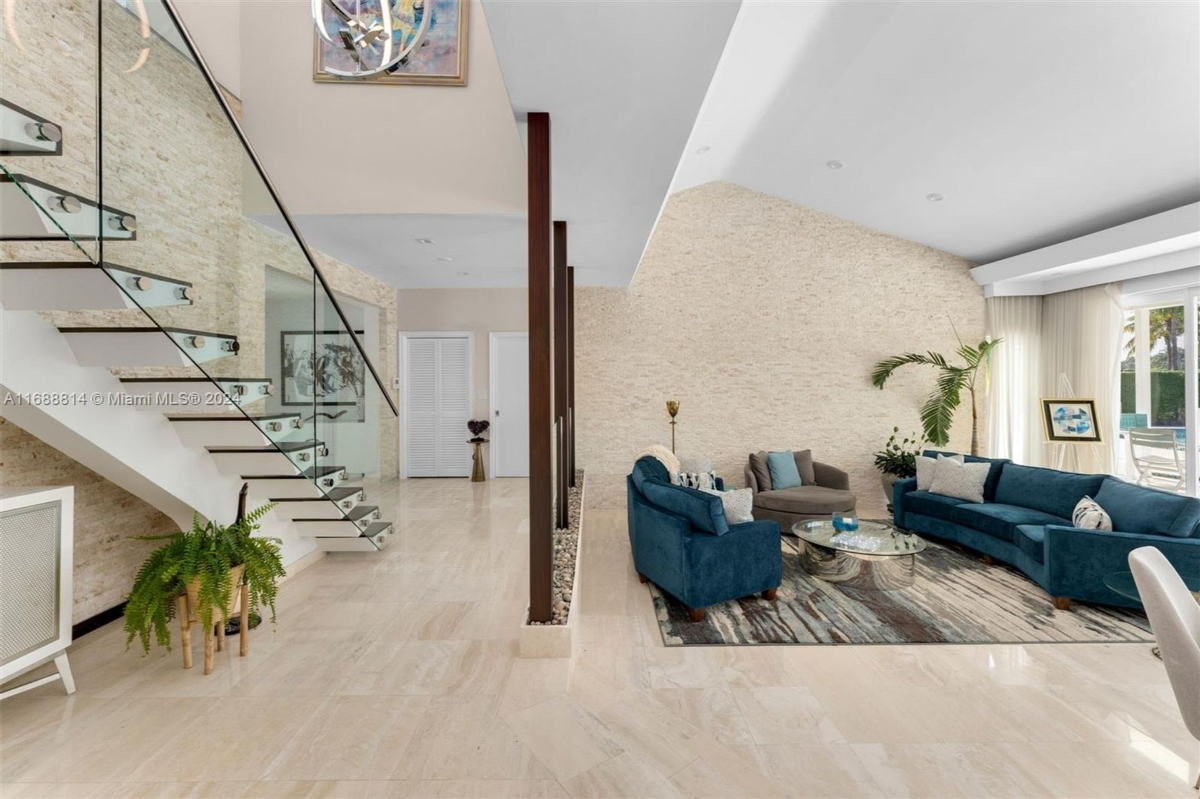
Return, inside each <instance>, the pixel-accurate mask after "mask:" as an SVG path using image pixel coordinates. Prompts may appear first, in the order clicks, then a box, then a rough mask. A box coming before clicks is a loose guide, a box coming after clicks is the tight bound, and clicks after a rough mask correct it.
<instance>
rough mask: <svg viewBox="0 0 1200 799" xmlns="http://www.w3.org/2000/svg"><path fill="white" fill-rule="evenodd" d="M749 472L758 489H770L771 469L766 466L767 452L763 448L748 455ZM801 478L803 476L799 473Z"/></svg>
mask: <svg viewBox="0 0 1200 799" xmlns="http://www.w3.org/2000/svg"><path fill="white" fill-rule="evenodd" d="M750 473H751V474H753V475H754V480H755V482H757V483H758V490H759V491H770V490H771V470H770V469H769V468H767V453H766V452H765V451H763V450H760V451H758V452H755V453H753V454H752V455H751V456H750ZM800 479H801V480H803V479H804V476H803V475H801V477H800Z"/></svg>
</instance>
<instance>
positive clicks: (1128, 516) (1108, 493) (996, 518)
mask: <svg viewBox="0 0 1200 799" xmlns="http://www.w3.org/2000/svg"><path fill="white" fill-rule="evenodd" d="M938 454H939V453H937V452H936V451H927V452H926V453H925V455H926V456H928V457H936V456H937V455H938ZM940 454H949V453H940ZM966 460H967V461H968V462H975V463H981V462H986V463H989V464H991V468H990V470H989V472H988V477H987V481H986V482H985V484H984V502H983V503H982V504H980V503H972V502H965V501H963V500H961V499H955V498H953V497H946V496H941V495H938V494H932V493H930V492H928V491H918V490H917V485H916V483H917V481H916V480H915V479H913V478H910V479H907V480H900V481H898V482H897V483H896V487H895V491H894V494H893V497H892V500H893V507H894V514H895V515H894V520H895V523H896V526H897V527H900V528H903V529H905V530H910V531H912V532H915V533H918V534H920V535H923V536H927V537H930V538H936V539H942V540H944V541H952V542H954V543H956V544H961V545H962V546H965V547H968V548H970V549H972V550H975V551H976V552H979V553H982V554H983V555H985V556H987V557H989V558H992V559H995V560H998V561H1001V562H1003V563H1007V564H1008V565H1010V566H1014V567H1016V568H1017V569H1020V570H1021V571H1022V572H1024V573H1025V575H1026V576H1028V577H1029V578H1030V579H1031V580H1033V581H1034V582H1036V583H1037V584H1038V585H1040V586H1041V587H1042V588H1044V589H1045V590H1046V592H1047V593H1048V594H1050V596H1051V597H1053V598H1054V605H1055V607H1057V608H1060V609H1063V610H1065V609H1067V608H1069V607H1070V604H1071V602H1072V601H1073V600H1074V601H1080V602H1094V603H1097V604H1103V605H1119V606H1123V607H1140V606H1139V605H1138V603H1137V602H1136V601H1134V600H1132V599H1129V598H1127V597H1125V596H1122V595H1121V594H1118V593H1117V592H1116V591H1113V590H1112V589H1110V588H1109V587H1108V586H1107V585H1105V577H1106V576H1108V575H1110V574H1113V573H1116V572H1122V571H1128V570H1129V565H1128V561H1127V558H1128V556H1129V553H1130V552H1131V551H1133V550H1134V549H1137V548H1138V547H1143V546H1153V547H1156V548H1157V549H1159V550H1160V551H1161V552H1162V553H1163V554H1164V555H1166V556H1167V559H1168V560H1170V561H1171V564H1172V565H1173V566H1174V567H1175V568H1176V569H1177V570H1178V571H1179V573H1180V574H1183V575H1192V576H1196V575H1200V500H1197V499H1195V498H1192V497H1185V496H1181V495H1179V494H1171V493H1168V492H1166V491H1158V490H1155V489H1152V488H1142V487H1140V486H1136V485H1133V484H1132V483H1126V482H1125V481H1123V480H1119V479H1117V478H1115V477H1110V476H1108V475H1103V474H1075V473H1070V472H1060V471H1056V470H1054V469H1041V468H1036V467H1032V466H1021V465H1019V464H1016V463H1013V462H1011V461H1008V460H992V459H988V458H976V457H972V456H967V457H966ZM1084 496H1090V497H1091V498H1092V499H1094V500H1096V502H1097V503H1099V505H1100V507H1102V508H1104V510H1105V511H1106V512H1107V513H1108V514H1109V516H1111V517H1112V522H1113V532H1102V531H1099V530H1081V529H1079V528H1076V527H1072V525H1071V515H1072V512H1073V511H1074V509H1075V505H1076V504H1077V503H1078V502H1079V500H1080V499H1082V498H1083V497H1084Z"/></svg>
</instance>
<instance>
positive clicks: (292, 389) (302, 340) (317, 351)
mask: <svg viewBox="0 0 1200 799" xmlns="http://www.w3.org/2000/svg"><path fill="white" fill-rule="evenodd" d="M354 332H355V333H356V334H357V335H358V336H360V337H361V336H362V335H363V332H362V331H361V330H356V331H354ZM281 336H282V339H283V340H282V342H281V347H282V350H281V357H280V363H281V364H282V368H283V375H282V376H283V404H284V406H293V407H305V406H306V407H313V406H317V407H320V406H350V407H361V406H362V404H363V397H364V394H365V392H366V362H365V361H364V360H363V358H362V355H360V354H359V352H358V348H357V347H355V346H354V341H353V340H352V339H351V338H350V334H349V333H348V332H346V331H345V330H318V331H317V332H316V333H314V332H313V331H311V330H284V331H283V332H282V333H281Z"/></svg>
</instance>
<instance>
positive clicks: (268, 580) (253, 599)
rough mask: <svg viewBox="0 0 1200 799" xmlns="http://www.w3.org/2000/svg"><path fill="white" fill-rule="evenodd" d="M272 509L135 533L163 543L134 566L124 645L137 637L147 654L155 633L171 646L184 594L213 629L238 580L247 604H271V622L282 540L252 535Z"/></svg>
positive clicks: (231, 599) (225, 614) (224, 613)
mask: <svg viewBox="0 0 1200 799" xmlns="http://www.w3.org/2000/svg"><path fill="white" fill-rule="evenodd" d="M272 507H274V505H273V504H267V505H263V506H262V507H260V508H256V509H255V510H253V511H250V512H249V513H245V514H239V518H238V520H237V521H236V522H234V523H233V524H230V525H220V524H216V523H215V522H211V521H210V522H201V521H200V517H199V516H194V517H193V518H192V529H191V530H186V531H183V530H181V531H180V532H178V533H172V534H171V535H159V536H139V537H138V538H139V540H142V541H165V542H166V543H164V544H163V545H162V546H161V547H159V548H158V549H156V550H155V551H154V552H152V553H150V556H149V557H147V558H146V561H145V562H144V563H143V564H142V567H141V568H140V569H138V573H137V577H136V578H135V579H134V582H133V589H132V590H131V591H130V592H129V601H128V603H127V604H126V605H125V636H126V637H125V645H126V646H129V645H130V644H132V643H133V639H134V638H138V639H139V640H140V641H141V643H142V649H143V650H145V651H146V652H147V653H149V652H150V639H151V636H153V638H154V640H155V641H156V642H157V643H158V645H159V646H163V647H166V648H167V649H170V648H171V620H172V619H174V618H175V614H176V601H177V599H178V598H179V596H180V595H182V594H185V593H186V594H187V595H188V597H189V602H190V607H191V608H192V612H193V613H195V616H196V618H197V619H198V620H199V622H200V624H201V625H202V629H207V630H211V629H212V626H213V623H214V622H215V621H216V620H217V617H218V614H219V616H220V620H221V622H222V623H225V622H227V621H228V620H229V616H230V612H231V611H232V609H233V605H234V601H235V590H236V589H237V588H238V586H240V585H241V584H242V583H245V585H246V586H247V589H248V593H249V600H250V601H249V605H250V607H252V608H254V607H260V606H263V605H266V606H268V607H270V608H271V621H272V622H274V621H275V596H276V593H277V591H278V586H277V584H276V583H277V581H278V580H279V578H281V577H283V575H284V569H283V560H282V558H281V557H280V552H279V545H280V542H279V540H278V539H275V538H255V537H253V533H254V531H255V530H257V529H258V526H259V525H258V522H259V520H260V519H262V517H263V516H265V515H266V513H267V512H268V511H269V510H271V508H272Z"/></svg>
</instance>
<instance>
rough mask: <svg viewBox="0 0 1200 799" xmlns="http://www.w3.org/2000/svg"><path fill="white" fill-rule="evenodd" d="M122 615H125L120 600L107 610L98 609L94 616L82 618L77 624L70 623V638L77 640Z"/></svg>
mask: <svg viewBox="0 0 1200 799" xmlns="http://www.w3.org/2000/svg"><path fill="white" fill-rule="evenodd" d="M124 615H125V603H124V602H122V603H121V604H119V605H115V606H113V607H111V608H109V609H108V610H102V611H100V612H99V613H97V614H96V615H95V616H92V617H91V618H87V619H84V620H83V621H81V622H79V623H77V624H72V625H71V640H72V641H77V640H79V639H80V638H82V637H83V636H85V635H87V634H88V633H90V632H92V631H94V630H98V629H100V628H101V627H103V626H104V625H106V624H109V623H110V622H114V621H116V620H117V619H119V618H121V617H122V616H124Z"/></svg>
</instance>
